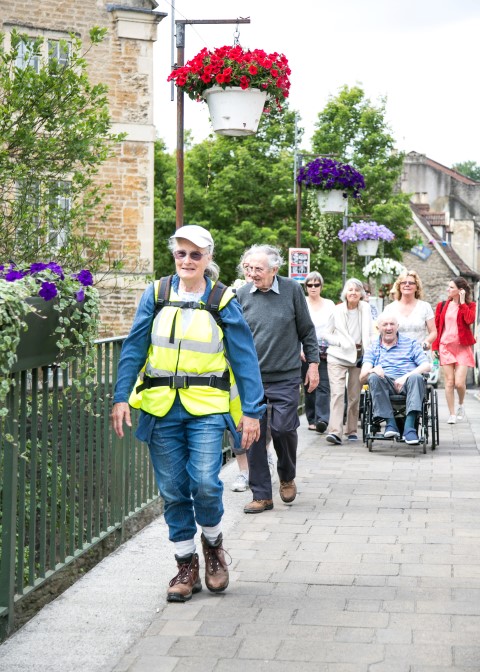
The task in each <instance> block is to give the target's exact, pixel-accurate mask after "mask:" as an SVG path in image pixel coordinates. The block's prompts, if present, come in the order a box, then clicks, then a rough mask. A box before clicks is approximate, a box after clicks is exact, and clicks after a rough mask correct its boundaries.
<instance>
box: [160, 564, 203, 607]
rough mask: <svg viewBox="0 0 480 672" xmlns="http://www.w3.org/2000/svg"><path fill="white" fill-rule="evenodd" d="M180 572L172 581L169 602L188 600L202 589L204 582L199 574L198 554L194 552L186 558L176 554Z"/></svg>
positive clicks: (168, 593) (168, 594) (169, 589)
mask: <svg viewBox="0 0 480 672" xmlns="http://www.w3.org/2000/svg"><path fill="white" fill-rule="evenodd" d="M175 560H176V561H177V567H178V574H177V575H176V576H174V577H173V579H172V580H171V581H170V583H169V584H168V585H169V588H168V592H167V602H187V601H188V600H191V599H192V595H193V593H199V592H200V591H201V590H202V582H201V580H200V575H199V563H198V554H197V553H192V555H189V556H187V557H185V558H179V557H178V555H176V556H175Z"/></svg>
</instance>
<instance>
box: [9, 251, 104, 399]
mask: <svg viewBox="0 0 480 672" xmlns="http://www.w3.org/2000/svg"><path fill="white" fill-rule="evenodd" d="M98 305H99V297H98V292H97V290H96V289H95V288H94V287H93V277H92V274H91V272H90V271H89V270H86V269H84V270H81V271H79V272H76V273H71V272H67V271H65V270H64V269H63V268H62V267H61V266H60V265H59V264H57V263H55V262H47V263H33V264H25V265H23V264H14V263H12V262H10V263H8V264H3V265H0V378H1V379H2V384H1V385H0V400H1V399H3V398H4V396H5V394H6V393H7V392H8V387H9V383H8V374H9V373H14V372H16V371H21V370H24V369H30V368H37V367H39V366H47V365H50V364H53V363H59V362H62V361H65V360H67V359H68V358H74V357H75V356H78V355H80V354H81V353H82V352H83V351H84V350H85V349H86V348H88V347H89V346H91V345H92V344H93V342H94V340H95V338H96V335H97V325H98ZM82 356H83V355H82ZM4 382H5V385H3V383H4Z"/></svg>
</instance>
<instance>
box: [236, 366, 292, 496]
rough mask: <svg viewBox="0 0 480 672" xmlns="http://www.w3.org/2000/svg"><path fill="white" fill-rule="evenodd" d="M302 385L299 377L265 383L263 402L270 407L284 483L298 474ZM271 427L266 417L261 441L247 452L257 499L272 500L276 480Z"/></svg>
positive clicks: (273, 433) (251, 486)
mask: <svg viewBox="0 0 480 672" xmlns="http://www.w3.org/2000/svg"><path fill="white" fill-rule="evenodd" d="M300 382H301V379H300V378H295V379H293V380H282V381H280V382H277V383H263V389H264V392H265V396H264V399H263V401H264V403H268V404H269V407H270V429H271V432H272V440H273V447H274V448H275V452H276V453H277V458H278V461H277V471H278V477H279V478H280V480H281V481H291V480H292V479H294V478H295V474H296V465H297V444H298V436H297V428H298V426H299V425H300V421H299V419H298V404H299V401H300ZM267 427H268V418H267V414H265V415H264V416H263V418H262V420H261V421H260V438H259V440H258V441H255V443H253V444H252V446H251V447H250V448H249V450H248V452H247V457H248V473H249V484H250V489H251V491H252V494H253V498H254V499H272V480H271V478H270V471H269V468H268V460H267Z"/></svg>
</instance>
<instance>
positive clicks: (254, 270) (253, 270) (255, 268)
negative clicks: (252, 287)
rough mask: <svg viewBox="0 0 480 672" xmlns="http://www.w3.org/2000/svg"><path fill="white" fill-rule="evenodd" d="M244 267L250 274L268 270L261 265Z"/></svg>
mask: <svg viewBox="0 0 480 672" xmlns="http://www.w3.org/2000/svg"><path fill="white" fill-rule="evenodd" d="M244 269H245V270H246V271H248V272H249V273H250V274H252V273H256V274H257V275H259V274H260V273H265V271H266V269H265V268H262V267H261V266H247V267H245V266H244Z"/></svg>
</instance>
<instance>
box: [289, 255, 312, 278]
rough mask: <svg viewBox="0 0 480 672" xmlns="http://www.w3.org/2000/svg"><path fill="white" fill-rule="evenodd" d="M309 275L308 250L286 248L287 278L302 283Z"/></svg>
mask: <svg viewBox="0 0 480 672" xmlns="http://www.w3.org/2000/svg"><path fill="white" fill-rule="evenodd" d="M309 273H310V248H308V247H289V248H288V277H289V278H292V280H298V282H304V280H305V278H306V277H307V275H308V274H309Z"/></svg>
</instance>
